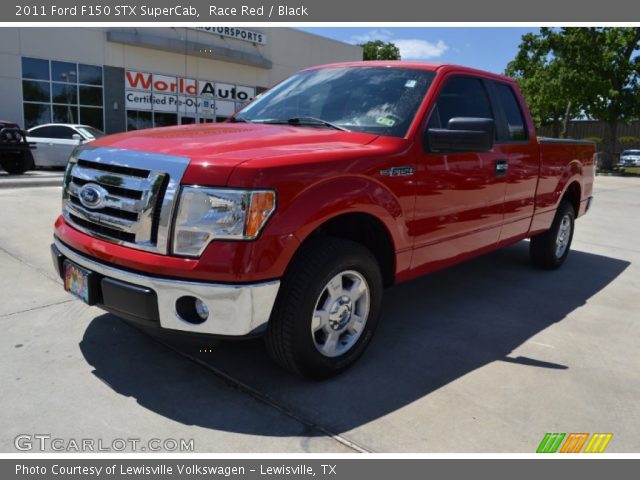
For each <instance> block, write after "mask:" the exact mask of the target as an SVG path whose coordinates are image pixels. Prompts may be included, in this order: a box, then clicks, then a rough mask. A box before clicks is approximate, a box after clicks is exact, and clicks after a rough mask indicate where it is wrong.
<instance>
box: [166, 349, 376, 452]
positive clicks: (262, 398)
mask: <svg viewBox="0 0 640 480" xmlns="http://www.w3.org/2000/svg"><path fill="white" fill-rule="evenodd" d="M154 340H155V341H157V342H158V343H160V344H161V345H164V346H165V347H167V348H168V349H169V350H171V351H173V352H175V353H177V354H178V355H180V356H182V357H184V358H186V359H188V360H191V361H192V362H194V363H196V364H198V365H199V366H201V367H203V368H204V369H206V370H209V371H210V372H212V373H213V374H214V375H216V376H217V377H219V378H220V379H222V380H223V381H224V382H225V383H226V384H227V385H229V386H231V387H233V388H235V389H236V390H238V391H240V392H242V393H245V394H247V395H249V396H250V397H252V398H253V399H254V400H257V401H258V402H260V403H263V404H265V405H267V406H269V407H271V408H274V409H276V410H277V411H279V412H280V413H282V414H284V415H286V416H287V417H289V418H291V419H293V420H295V421H297V422H299V423H301V424H303V425H304V426H306V427H307V428H310V429H314V430H317V431H319V432H321V433H323V434H324V435H326V436H327V437H329V438H331V439H333V440H334V441H336V442H338V443H340V444H342V445H344V446H345V447H347V448H350V449H351V450H353V451H355V452H358V453H373V451H372V450H369V449H368V448H365V447H363V446H362V445H359V444H358V443H356V442H354V441H352V440H349V439H348V438H345V437H343V436H342V435H340V434H339V433H335V432H332V431H331V430H329V429H328V428H326V427H324V426H322V425H319V424H317V423H315V422H313V421H311V420H308V419H306V418H304V417H303V416H301V415H300V414H298V413H296V412H294V411H292V410H290V409H289V408H287V407H285V406H284V405H281V404H280V403H278V401H277V400H276V399H274V398H273V397H271V396H270V395H268V394H266V393H263V392H261V391H259V390H256V389H255V388H253V387H252V386H250V385H248V384H246V383H244V382H242V381H241V380H238V379H237V378H234V377H232V376H231V375H229V374H228V373H225V372H223V371H222V370H220V369H218V368H216V367H213V366H211V365H209V364H208V363H206V362H203V361H202V360H200V359H199V358H197V357H194V356H192V355H189V354H187V353H185V352H183V351H181V350H179V349H177V348H175V347H173V346H172V345H170V344H168V343H165V342H163V341H162V340H160V339H158V338H154Z"/></svg>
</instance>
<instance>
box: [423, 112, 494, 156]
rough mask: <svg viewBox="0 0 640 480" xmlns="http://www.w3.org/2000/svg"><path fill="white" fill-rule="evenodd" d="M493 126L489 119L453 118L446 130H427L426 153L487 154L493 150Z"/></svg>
mask: <svg viewBox="0 0 640 480" xmlns="http://www.w3.org/2000/svg"><path fill="white" fill-rule="evenodd" d="M494 131H495V124H494V121H493V119H491V118H472V117H454V118H452V119H450V120H449V123H448V125H447V128H429V129H428V130H427V132H426V133H427V135H426V138H425V147H426V149H427V151H428V152H487V151H489V150H491V149H492V148H493V138H494Z"/></svg>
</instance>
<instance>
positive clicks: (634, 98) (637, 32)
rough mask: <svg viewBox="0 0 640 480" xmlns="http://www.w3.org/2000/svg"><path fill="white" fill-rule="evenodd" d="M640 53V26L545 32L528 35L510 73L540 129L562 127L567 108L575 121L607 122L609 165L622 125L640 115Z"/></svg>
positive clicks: (543, 30)
mask: <svg viewBox="0 0 640 480" xmlns="http://www.w3.org/2000/svg"><path fill="white" fill-rule="evenodd" d="M639 49H640V28H639V27H604V28H596V27H589V28H584V27H580V28H575V27H572V28H547V27H545V28H541V29H540V33H539V34H527V35H524V36H523V38H522V43H521V44H520V47H519V51H518V54H517V55H516V58H515V59H514V60H513V61H512V62H510V63H509V65H508V66H507V69H506V74H507V75H510V76H512V77H513V78H515V79H516V80H517V81H518V83H519V84H520V86H521V88H522V90H523V93H524V95H525V97H526V98H527V101H528V102H529V106H530V108H531V111H532V114H533V115H534V118H535V119H536V120H537V121H538V122H539V124H545V122H547V123H548V122H550V121H554V122H555V124H556V126H557V124H558V119H559V118H561V117H562V116H563V115H564V112H563V110H562V105H563V104H564V105H565V110H564V111H565V112H569V115H570V116H573V115H576V114H577V113H581V114H584V115H586V116H587V117H591V118H594V119H597V120H601V121H603V122H605V123H606V124H607V125H606V131H605V137H604V139H603V153H604V154H605V157H604V158H605V160H604V161H605V163H606V164H610V162H611V161H612V157H613V152H614V150H615V144H616V139H617V125H618V122H625V121H629V120H631V119H634V118H638V116H640V55H639V54H638V50H639ZM567 106H568V108H567ZM556 131H557V128H556Z"/></svg>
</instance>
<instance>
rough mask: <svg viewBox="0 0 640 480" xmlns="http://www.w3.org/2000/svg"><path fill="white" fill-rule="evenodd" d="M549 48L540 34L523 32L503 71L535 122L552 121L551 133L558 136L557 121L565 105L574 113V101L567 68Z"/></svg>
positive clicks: (575, 110) (563, 114) (545, 123)
mask: <svg viewBox="0 0 640 480" xmlns="http://www.w3.org/2000/svg"><path fill="white" fill-rule="evenodd" d="M549 50H550V47H549V42H548V41H547V40H546V39H545V38H544V37H543V36H542V35H536V34H534V33H528V34H526V35H524V36H523V37H522V42H521V44H520V47H519V50H518V54H517V55H516V58H515V59H514V60H513V61H511V62H510V63H509V64H508V65H507V69H506V71H505V73H506V75H508V76H510V77H513V78H514V79H515V80H516V81H517V82H518V85H519V86H520V88H521V89H522V93H523V94H524V96H525V97H526V99H527V103H528V105H529V109H530V111H531V116H532V117H533V119H534V121H535V123H536V125H539V126H540V125H550V124H553V123H554V122H555V123H556V125H555V128H556V132H555V136H558V135H559V122H560V121H561V120H562V119H563V118H564V116H565V113H566V111H567V106H569V115H570V116H574V115H576V114H577V112H578V102H577V101H576V100H577V99H576V98H575V95H574V88H572V83H573V82H572V80H573V79H572V78H571V77H572V76H571V72H569V71H568V70H567V69H566V68H564V66H563V64H562V62H561V61H560V60H559V59H557V58H555V57H553V56H552V55H550V54H549ZM570 102H571V103H570Z"/></svg>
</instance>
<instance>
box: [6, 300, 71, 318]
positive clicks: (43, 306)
mask: <svg viewBox="0 0 640 480" xmlns="http://www.w3.org/2000/svg"><path fill="white" fill-rule="evenodd" d="M73 301H74V299H73V298H70V299H69V300H62V301H60V302H54V303H48V304H46V305H39V306H37V307H32V308H27V309H26V310H18V311H17V312H10V313H3V314H2V315H0V319H3V318H6V317H11V316H13V315H19V314H21V313H28V312H33V311H35V310H42V309H43V308H49V307H54V306H56V305H63V304H65V303H69V302H73Z"/></svg>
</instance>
